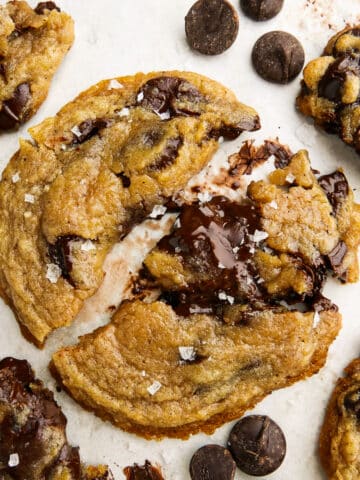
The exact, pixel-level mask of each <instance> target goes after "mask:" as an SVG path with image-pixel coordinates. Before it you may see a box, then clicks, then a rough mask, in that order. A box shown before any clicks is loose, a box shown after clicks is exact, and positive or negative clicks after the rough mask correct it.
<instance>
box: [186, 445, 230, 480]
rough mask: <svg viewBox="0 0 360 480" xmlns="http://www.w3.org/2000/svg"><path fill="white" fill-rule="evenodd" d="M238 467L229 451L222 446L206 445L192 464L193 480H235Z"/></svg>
mask: <svg viewBox="0 0 360 480" xmlns="http://www.w3.org/2000/svg"><path fill="white" fill-rule="evenodd" d="M235 469H236V465H235V462H234V460H233V458H232V456H231V453H230V452H229V450H227V449H226V448H224V447H221V446H220V445H205V446H204V447H201V448H199V450H198V451H197V452H195V453H194V455H193V457H192V459H191V462H190V476H191V478H192V480H233V478H234V476H235Z"/></svg>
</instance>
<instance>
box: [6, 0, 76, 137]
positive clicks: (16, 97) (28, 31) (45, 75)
mask: <svg viewBox="0 0 360 480" xmlns="http://www.w3.org/2000/svg"><path fill="white" fill-rule="evenodd" d="M73 41H74V22H73V20H72V18H71V17H70V16H69V15H67V14H66V13H64V12H61V11H60V8H58V7H57V6H56V4H55V3H54V2H40V3H39V4H38V5H37V7H35V8H34V9H33V8H31V7H30V6H29V5H28V3H27V2H24V1H18V0H15V1H11V2H8V3H6V4H5V5H2V6H0V131H1V130H10V129H14V128H17V127H19V126H20V125H21V124H22V123H24V122H26V121H27V120H29V119H30V118H31V117H32V116H33V115H35V113H36V112H37V111H38V109H39V107H40V105H41V104H42V103H43V101H44V100H45V98H46V96H47V94H48V91H49V88H50V83H51V80H52V77H53V75H54V74H55V72H56V70H57V69H58V67H59V65H60V63H61V62H62V60H63V58H64V57H65V55H66V53H67V52H68V50H69V49H70V47H71V45H72V43H73Z"/></svg>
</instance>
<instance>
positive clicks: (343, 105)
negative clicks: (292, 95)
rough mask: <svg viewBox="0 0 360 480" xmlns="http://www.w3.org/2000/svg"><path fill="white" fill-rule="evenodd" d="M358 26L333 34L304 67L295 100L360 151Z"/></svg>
mask: <svg viewBox="0 0 360 480" xmlns="http://www.w3.org/2000/svg"><path fill="white" fill-rule="evenodd" d="M359 62H360V26H354V27H347V28H345V29H344V30H342V31H341V32H339V33H337V34H336V35H335V36H333V37H332V38H331V39H330V40H329V42H328V44H327V46H326V48H325V50H324V53H323V55H322V56H321V57H319V58H316V59H315V60H312V61H311V62H310V63H308V64H307V66H306V67H305V69H304V80H303V81H302V88H301V92H300V94H299V96H298V97H297V100H296V103H297V107H298V109H299V110H300V111H301V112H302V113H303V114H304V115H308V116H310V117H313V119H314V121H315V123H316V124H317V125H319V126H320V127H322V128H323V129H324V130H325V131H327V132H328V133H336V134H337V135H339V137H340V138H341V139H342V140H343V141H344V142H345V143H347V144H348V145H350V146H352V147H354V148H355V150H356V152H357V153H359V154H360V105H359V98H360V66H359Z"/></svg>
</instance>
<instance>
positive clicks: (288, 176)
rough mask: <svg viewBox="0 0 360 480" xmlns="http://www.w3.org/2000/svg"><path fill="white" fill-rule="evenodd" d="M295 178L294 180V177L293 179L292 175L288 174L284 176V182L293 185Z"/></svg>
mask: <svg viewBox="0 0 360 480" xmlns="http://www.w3.org/2000/svg"><path fill="white" fill-rule="evenodd" d="M295 178H296V177H295V176H294V175H293V174H292V173H288V174H287V175H286V178H285V180H286V181H287V182H288V183H294V180H295Z"/></svg>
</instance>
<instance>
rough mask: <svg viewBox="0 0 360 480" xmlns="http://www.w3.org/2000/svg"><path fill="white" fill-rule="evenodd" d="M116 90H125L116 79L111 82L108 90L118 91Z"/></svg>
mask: <svg viewBox="0 0 360 480" xmlns="http://www.w3.org/2000/svg"><path fill="white" fill-rule="evenodd" d="M116 88H124V85H123V84H122V83H120V82H118V81H117V80H116V78H112V79H111V80H110V81H109V86H108V90H112V89H116Z"/></svg>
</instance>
